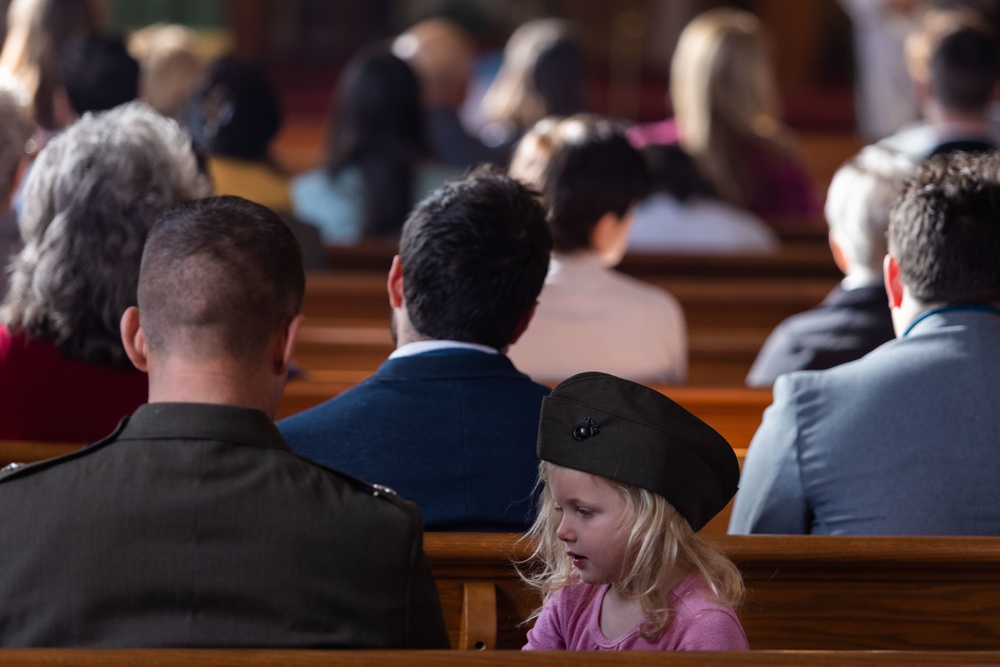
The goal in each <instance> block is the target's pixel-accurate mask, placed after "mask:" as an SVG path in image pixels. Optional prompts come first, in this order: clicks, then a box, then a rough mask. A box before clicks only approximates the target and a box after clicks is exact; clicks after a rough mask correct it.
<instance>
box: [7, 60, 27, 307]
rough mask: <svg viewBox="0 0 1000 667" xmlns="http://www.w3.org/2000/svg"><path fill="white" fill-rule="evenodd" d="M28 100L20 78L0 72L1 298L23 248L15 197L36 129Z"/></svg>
mask: <svg viewBox="0 0 1000 667" xmlns="http://www.w3.org/2000/svg"><path fill="white" fill-rule="evenodd" d="M27 103H28V99H27V94H25V92H24V91H23V90H21V89H20V88H19V87H18V85H17V82H16V81H14V80H13V78H11V77H5V76H3V75H0V302H2V300H3V296H4V294H6V292H7V280H8V276H9V273H10V267H9V264H10V260H11V258H12V257H13V256H14V255H15V254H17V251H18V250H20V248H21V232H20V230H19V228H18V226H17V219H16V216H15V214H14V211H13V208H12V198H13V196H14V191H15V190H16V189H17V186H18V182H19V178H18V175H19V172H20V167H21V166H22V164H23V163H24V162H25V160H26V159H27V153H26V149H27V147H28V146H29V145H30V144H29V141H31V135H32V134H33V133H34V131H35V125H34V123H32V122H31V119H30V118H28V110H27Z"/></svg>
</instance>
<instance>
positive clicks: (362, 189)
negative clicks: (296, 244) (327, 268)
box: [292, 48, 460, 245]
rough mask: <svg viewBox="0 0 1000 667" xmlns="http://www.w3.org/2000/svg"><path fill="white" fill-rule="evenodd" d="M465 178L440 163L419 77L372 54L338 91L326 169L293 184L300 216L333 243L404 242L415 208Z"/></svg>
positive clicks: (365, 54)
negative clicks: (394, 239)
mask: <svg viewBox="0 0 1000 667" xmlns="http://www.w3.org/2000/svg"><path fill="white" fill-rule="evenodd" d="M459 175H460V172H459V171H458V170H456V169H453V168H448V167H445V166H443V165H440V164H438V163H436V162H434V161H433V155H432V153H431V149H430V145H429V144H428V141H427V132H426V127H425V124H424V113H423V108H422V107H421V102H420V83H419V82H418V81H417V77H416V75H415V74H414V73H413V70H412V69H410V66H409V65H407V64H406V63H405V62H403V61H402V60H400V59H399V58H397V57H396V56H394V55H392V54H391V53H389V52H388V51H384V50H382V49H379V48H368V49H365V50H362V51H361V52H360V53H358V54H357V55H356V56H355V57H354V58H352V59H351V61H350V62H349V63H348V65H347V67H346V69H345V71H344V74H343V77H342V78H341V80H340V83H339V85H338V86H337V94H336V109H335V110H334V113H333V116H332V118H331V124H330V128H329V132H328V137H327V143H326V148H325V150H324V154H323V164H322V166H321V167H320V168H318V169H315V170H313V171H309V172H306V173H304V174H302V175H300V176H298V177H297V178H295V179H294V180H293V181H292V206H293V212H294V213H295V215H296V216H297V217H298V218H300V219H301V220H303V221H305V222H308V223H311V224H313V225H316V226H317V227H319V229H320V233H321V234H322V236H323V241H324V243H326V244H340V245H350V244H352V243H355V242H356V241H358V240H359V239H361V238H363V237H379V236H381V237H393V236H398V235H399V231H400V229H401V228H402V226H403V222H404V221H405V220H406V216H407V214H408V213H409V211H410V208H412V206H413V204H414V202H416V201H419V200H420V199H422V198H423V197H424V196H426V195H427V194H428V193H430V192H431V191H433V190H434V189H435V188H436V187H437V186H439V185H441V184H442V183H443V182H445V181H448V180H451V179H452V178H457V177H458V176H459Z"/></svg>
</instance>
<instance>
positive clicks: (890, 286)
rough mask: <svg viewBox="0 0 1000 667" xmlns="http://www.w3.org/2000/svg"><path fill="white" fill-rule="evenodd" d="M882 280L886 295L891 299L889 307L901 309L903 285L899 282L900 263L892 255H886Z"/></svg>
mask: <svg viewBox="0 0 1000 667" xmlns="http://www.w3.org/2000/svg"><path fill="white" fill-rule="evenodd" d="M882 278H883V280H884V281H885V293H886V295H887V296H888V297H889V307H890V308H899V306H900V304H901V303H902V302H903V283H902V282H900V280H899V263H898V262H897V261H896V258H895V257H893V256H892V255H886V256H885V260H884V261H883V262H882Z"/></svg>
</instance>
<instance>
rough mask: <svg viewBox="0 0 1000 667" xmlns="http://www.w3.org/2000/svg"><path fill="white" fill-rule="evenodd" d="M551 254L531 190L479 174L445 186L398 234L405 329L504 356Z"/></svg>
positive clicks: (422, 204)
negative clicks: (407, 323) (409, 325)
mask: <svg viewBox="0 0 1000 667" xmlns="http://www.w3.org/2000/svg"><path fill="white" fill-rule="evenodd" d="M551 249H552V238H551V236H550V234H549V230H548V227H547V226H546V224H545V209H544V208H543V207H542V205H541V203H540V202H539V199H538V194H537V193H536V192H535V191H534V190H531V189H530V188H528V187H527V186H524V185H522V184H521V183H519V182H517V181H515V180H514V179H512V178H510V177H509V176H506V175H504V174H502V173H496V172H493V171H491V170H489V169H486V168H481V169H479V170H477V171H475V172H473V173H472V174H470V175H469V176H467V177H466V178H464V179H462V180H460V181H455V182H452V183H446V184H445V185H443V186H441V187H440V188H438V189H437V190H436V191H435V192H434V193H433V194H431V195H430V196H429V197H427V198H426V199H424V200H423V201H422V202H420V203H419V204H418V205H417V206H416V208H414V209H413V213H412V215H411V216H410V218H409V219H408V220H407V221H406V224H405V225H404V226H403V236H402V238H401V239H400V243H399V258H400V261H401V262H402V264H403V274H404V275H405V276H406V279H405V281H404V282H403V290H404V295H405V297H406V310H407V314H408V315H409V317H410V322H411V323H412V324H413V327H414V329H416V330H417V331H418V332H419V333H421V334H423V335H424V336H428V337H430V338H434V339H439V340H458V341H464V342H467V343H478V344H480V345H489V346H490V347H495V348H497V349H500V350H502V349H505V348H506V347H507V346H508V345H509V344H510V340H511V338H512V337H513V335H514V331H515V330H516V329H517V325H518V323H519V322H520V321H521V318H522V317H523V316H524V314H525V313H526V312H527V311H528V309H529V308H530V307H531V306H532V305H533V304H534V303H535V299H537V298H538V293H539V292H540V291H541V289H542V284H543V283H544V282H545V274H546V273H547V272H548V269H549V253H550V252H551Z"/></svg>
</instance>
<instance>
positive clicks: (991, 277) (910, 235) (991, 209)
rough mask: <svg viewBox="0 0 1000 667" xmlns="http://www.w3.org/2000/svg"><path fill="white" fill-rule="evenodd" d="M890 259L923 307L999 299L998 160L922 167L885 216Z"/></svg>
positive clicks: (946, 158)
mask: <svg viewBox="0 0 1000 667" xmlns="http://www.w3.org/2000/svg"><path fill="white" fill-rule="evenodd" d="M889 254H890V255H892V257H894V258H895V259H896V261H897V262H898V264H899V270H900V280H901V281H902V283H903V285H904V286H905V287H907V288H908V289H909V291H910V293H911V294H912V295H913V297H915V298H916V299H918V300H919V301H921V302H923V303H937V302H943V303H948V304H960V303H985V302H992V301H997V300H1000V262H998V261H997V258H998V257H1000V153H997V152H990V153H983V154H970V153H952V154H950V155H941V156H935V157H933V158H931V159H930V160H928V161H927V162H925V163H923V164H922V165H921V167H920V168H919V169H918V171H917V173H916V174H915V176H914V178H913V179H912V180H911V181H910V182H909V183H908V184H907V186H906V188H905V190H903V193H902V195H901V196H900V198H899V199H898V200H897V202H896V204H895V206H893V209H892V212H891V214H890V222H889Z"/></svg>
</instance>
